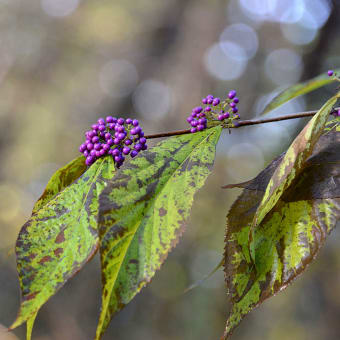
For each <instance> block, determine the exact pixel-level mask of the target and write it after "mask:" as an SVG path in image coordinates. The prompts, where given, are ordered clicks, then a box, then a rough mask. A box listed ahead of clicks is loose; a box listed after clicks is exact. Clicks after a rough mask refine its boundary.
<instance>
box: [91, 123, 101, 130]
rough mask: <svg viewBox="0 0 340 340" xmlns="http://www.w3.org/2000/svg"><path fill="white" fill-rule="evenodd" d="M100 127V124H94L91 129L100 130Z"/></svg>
mask: <svg viewBox="0 0 340 340" xmlns="http://www.w3.org/2000/svg"><path fill="white" fill-rule="evenodd" d="M98 127H99V125H98V124H93V125H91V128H92V129H93V130H98Z"/></svg>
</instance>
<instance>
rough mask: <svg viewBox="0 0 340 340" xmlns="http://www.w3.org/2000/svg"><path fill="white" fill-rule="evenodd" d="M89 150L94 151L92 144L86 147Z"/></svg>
mask: <svg viewBox="0 0 340 340" xmlns="http://www.w3.org/2000/svg"><path fill="white" fill-rule="evenodd" d="M86 148H87V150H89V151H90V150H92V149H93V144H92V143H87V146H86Z"/></svg>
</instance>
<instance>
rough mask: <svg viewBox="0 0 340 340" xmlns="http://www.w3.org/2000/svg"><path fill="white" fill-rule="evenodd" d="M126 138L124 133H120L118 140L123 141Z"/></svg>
mask: <svg viewBox="0 0 340 340" xmlns="http://www.w3.org/2000/svg"><path fill="white" fill-rule="evenodd" d="M125 136H126V135H125V133H123V132H120V133H118V139H120V140H123V139H124V138H125Z"/></svg>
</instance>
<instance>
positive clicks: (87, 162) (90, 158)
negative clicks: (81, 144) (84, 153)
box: [85, 156, 94, 166]
mask: <svg viewBox="0 0 340 340" xmlns="http://www.w3.org/2000/svg"><path fill="white" fill-rule="evenodd" d="M93 161H94V158H93V157H92V156H88V157H86V161H85V164H86V165H87V166H90V165H91V164H92V163H93Z"/></svg>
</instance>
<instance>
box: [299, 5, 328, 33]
mask: <svg viewBox="0 0 340 340" xmlns="http://www.w3.org/2000/svg"><path fill="white" fill-rule="evenodd" d="M304 2H305V5H306V11H305V12H304V15H303V17H302V18H301V20H300V22H299V23H300V24H301V25H302V26H305V27H307V28H310V29H319V28H321V27H322V26H323V25H324V24H325V23H326V21H327V20H328V18H329V16H330V14H331V10H332V5H331V3H330V1H329V0H304Z"/></svg>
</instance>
